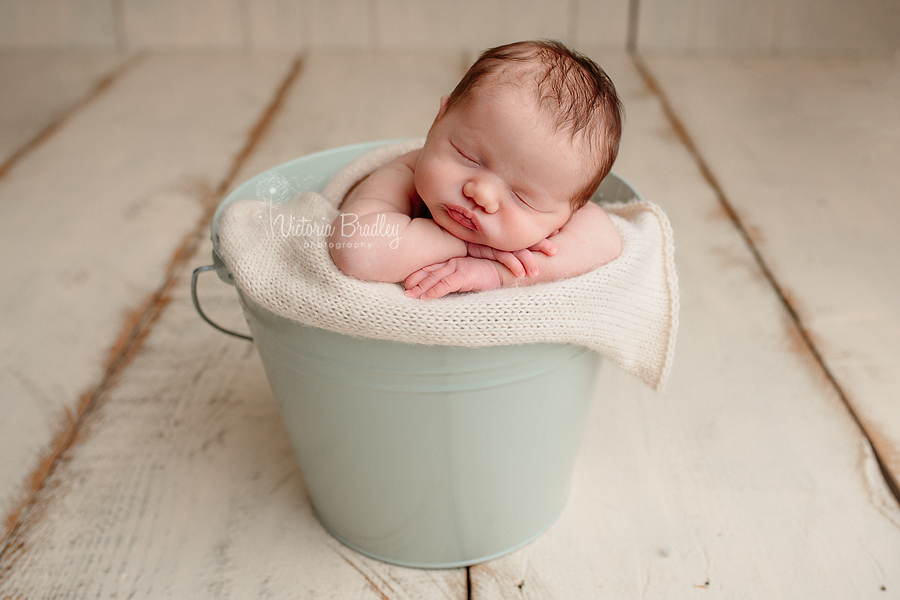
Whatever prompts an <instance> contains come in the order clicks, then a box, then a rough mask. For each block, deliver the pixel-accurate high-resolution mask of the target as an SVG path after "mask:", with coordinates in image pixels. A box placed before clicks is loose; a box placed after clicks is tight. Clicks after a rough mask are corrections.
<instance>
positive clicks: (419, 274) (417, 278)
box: [403, 262, 447, 290]
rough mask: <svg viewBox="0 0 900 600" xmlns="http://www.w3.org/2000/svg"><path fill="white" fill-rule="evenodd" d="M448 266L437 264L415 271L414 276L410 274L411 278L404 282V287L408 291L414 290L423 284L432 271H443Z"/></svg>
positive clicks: (444, 263)
mask: <svg viewBox="0 0 900 600" xmlns="http://www.w3.org/2000/svg"><path fill="white" fill-rule="evenodd" d="M446 266H447V263H446V262H442V263H437V264H434V265H428V266H427V267H422V268H421V269H419V270H418V271H415V272H413V273H412V274H410V275H409V277H407V278H406V279H405V280H404V281H403V285H404V287H405V288H406V289H407V290H411V289H412V288H414V287H416V286H417V285H418V284H419V282H421V281H422V280H423V279H425V278H426V277H428V275H429V274H430V273H431V272H432V271H436V270H438V269H441V268H443V267H446Z"/></svg>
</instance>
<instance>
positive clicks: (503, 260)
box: [493, 250, 537, 278]
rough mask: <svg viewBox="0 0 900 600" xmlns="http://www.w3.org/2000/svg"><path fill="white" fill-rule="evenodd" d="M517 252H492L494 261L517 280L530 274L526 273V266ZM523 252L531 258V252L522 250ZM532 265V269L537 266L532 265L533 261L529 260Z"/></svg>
mask: <svg viewBox="0 0 900 600" xmlns="http://www.w3.org/2000/svg"><path fill="white" fill-rule="evenodd" d="M519 252H522V250H520V251H519ZM519 252H515V253H513V252H505V251H502V250H494V253H493V254H494V257H493V258H494V260H496V261H498V262H499V263H500V264H501V265H503V266H504V267H506V268H507V269H509V270H510V271H512V274H513V275H515V276H516V277H518V278H522V277H525V275H526V274H530V272H529V271H528V265H527V264H526V263H525V261H524V260H522V258H521V257H520V256H519ZM524 252H527V253H528V256H529V257H530V256H531V252H528V250H524ZM531 262H532V265H533V266H534V268H535V269H536V268H537V265H534V264H533V263H534V259H531Z"/></svg>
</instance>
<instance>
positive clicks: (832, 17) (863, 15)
mask: <svg viewBox="0 0 900 600" xmlns="http://www.w3.org/2000/svg"><path fill="white" fill-rule="evenodd" d="M782 2H783V7H782V11H783V17H782V19H783V25H782V34H781V44H780V46H779V49H781V50H784V51H787V52H819V53H823V54H831V55H840V54H845V55H846V54H850V55H854V54H855V55H877V56H888V57H890V56H891V55H892V54H895V53H896V52H897V50H898V49H900V4H898V3H897V1H896V0H893V1H889V0H857V1H856V2H852V3H849V2H841V0H826V1H824V2H823V1H822V0H804V1H802V2H796V1H794V2H788V1H786V0H782Z"/></svg>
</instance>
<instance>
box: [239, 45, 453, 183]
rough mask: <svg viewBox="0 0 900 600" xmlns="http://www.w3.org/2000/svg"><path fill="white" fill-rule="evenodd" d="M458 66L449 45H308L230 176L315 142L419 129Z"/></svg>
mask: <svg viewBox="0 0 900 600" xmlns="http://www.w3.org/2000/svg"><path fill="white" fill-rule="evenodd" d="M465 68H468V64H465V61H464V58H463V57H462V56H461V54H459V53H455V52H415V53H412V52H385V53H371V52H355V51H347V52H313V53H311V54H310V55H309V57H308V59H307V60H306V63H305V65H304V70H303V77H302V78H301V79H300V80H299V81H298V82H297V85H296V89H295V90H294V92H293V93H292V95H291V99H290V101H288V102H286V103H285V105H284V107H283V108H282V110H281V111H280V112H279V114H278V117H277V119H276V120H275V122H274V123H273V125H272V130H271V132H270V133H269V134H268V135H267V137H266V140H265V144H263V145H262V146H261V147H260V148H259V149H258V150H257V151H256V152H255V153H254V154H253V155H252V156H251V157H250V158H249V160H248V161H247V163H246V164H245V166H244V168H243V170H242V171H241V173H240V175H239V176H238V178H237V181H242V180H244V179H247V178H249V177H251V176H252V175H254V174H255V173H259V172H260V171H263V170H265V169H268V168H269V167H272V166H274V165H277V164H279V163H282V162H285V161H288V160H291V159H293V158H297V157H298V156H302V155H304V154H309V153H311V152H318V151H319V150H325V149H328V148H334V147H337V146H344V145H347V144H356V143H360V142H370V141H373V140H381V139H393V138H403V137H419V136H424V135H425V134H426V133H427V132H428V128H429V127H430V126H431V122H432V121H433V120H434V117H435V116H437V111H438V108H439V105H440V97H441V96H442V95H443V94H449V93H450V92H451V91H453V88H454V87H455V86H456V83H457V81H458V80H459V78H460V77H462V74H463V72H464V69H465Z"/></svg>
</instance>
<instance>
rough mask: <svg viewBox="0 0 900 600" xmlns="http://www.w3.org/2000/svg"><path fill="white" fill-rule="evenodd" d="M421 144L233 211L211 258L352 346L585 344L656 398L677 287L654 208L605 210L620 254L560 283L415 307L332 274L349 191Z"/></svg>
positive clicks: (668, 232) (388, 290)
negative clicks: (284, 199)
mask: <svg viewBox="0 0 900 600" xmlns="http://www.w3.org/2000/svg"><path fill="white" fill-rule="evenodd" d="M421 144H422V141H421V140H414V141H411V142H408V143H401V144H395V145H390V146H386V147H383V148H379V149H377V150H374V151H373V152H370V153H369V154H366V155H364V156H363V157H361V158H359V159H358V160H356V161H354V162H352V163H351V164H349V165H348V166H347V167H345V168H344V169H343V170H342V171H341V172H339V173H338V174H337V175H336V176H335V177H334V178H333V179H332V180H331V182H329V184H328V185H327V186H326V188H325V190H324V191H323V192H322V194H318V193H314V192H309V193H304V194H302V195H300V196H298V197H296V198H294V199H293V200H291V201H290V202H288V203H287V204H284V205H276V204H273V203H271V202H269V201H266V200H239V201H236V202H233V203H232V204H231V205H230V206H228V207H227V209H226V210H225V212H224V213H223V215H222V219H221V221H220V223H219V227H218V251H219V254H220V255H221V257H222V259H223V260H224V262H225V264H226V266H227V267H228V269H229V270H230V271H231V273H232V275H233V276H234V280H235V283H236V284H237V286H238V287H239V288H240V289H241V290H242V292H243V293H244V294H246V295H247V296H248V297H249V298H251V299H252V300H253V301H254V302H256V303H257V304H259V305H261V306H263V307H265V308H267V309H268V310H270V311H272V312H273V313H275V314H277V315H280V316H282V317H284V318H287V319H290V320H292V321H296V322H299V323H302V324H305V325H311V326H314V327H319V328H322V329H327V330H330V331H334V332H337V333H342V334H347V335H351V336H363V337H367V338H375V339H381V340H390V341H394V342H406V343H412V344H428V345H433V344H438V345H449V346H470V347H477V346H494V345H510V344H533V343H560V344H576V345H580V346H586V347H587V348H590V349H592V350H595V351H597V352H600V353H601V354H603V355H604V356H605V357H606V358H608V359H609V360H611V361H612V362H614V363H616V364H617V365H619V366H620V367H622V368H623V369H625V370H626V371H628V372H630V373H632V374H634V375H636V376H637V377H639V378H640V379H642V380H643V381H644V382H645V383H647V384H648V385H649V386H651V387H652V388H654V389H657V390H659V389H661V388H662V387H663V385H664V383H665V381H666V378H667V377H668V375H669V371H670V369H671V366H672V359H673V355H674V351H675V337H676V331H677V329H678V282H677V276H676V272H675V262H674V256H673V255H674V250H673V242H672V228H671V226H670V224H669V221H668V219H667V218H666V216H665V214H664V213H663V211H662V209H660V208H659V207H658V206H657V205H655V204H653V203H650V202H643V201H636V202H629V203H616V204H606V205H604V206H603V208H604V210H606V211H607V213H608V214H609V215H610V218H611V219H612V221H613V223H614V224H615V226H616V229H617V230H618V231H619V234H620V235H621V237H622V253H621V255H620V256H619V257H618V258H616V259H615V260H613V261H612V262H610V263H607V264H606V265H603V266H601V267H598V268H596V269H594V270H593V271H591V272H589V273H585V274H584V275H580V276H578V277H572V278H569V279H564V280H560V281H555V282H549V283H541V284H536V285H531V286H522V287H514V288H502V289H497V290H490V291H484V292H477V293H461V294H451V295H449V296H446V297H444V298H440V299H437V300H419V299H414V298H407V297H406V296H405V295H404V294H403V287H402V284H396V283H374V282H369V281H362V280H359V279H356V278H354V277H350V276H348V275H345V274H344V273H342V272H341V271H340V270H338V269H337V267H335V265H334V263H333V262H332V260H331V257H330V256H329V251H328V240H327V230H328V226H330V224H331V223H332V221H334V219H335V218H336V217H337V216H338V214H339V211H338V208H337V207H338V205H339V204H340V202H341V201H342V199H343V198H344V196H345V195H346V193H347V191H348V190H349V189H350V188H351V187H352V186H353V185H354V184H355V183H356V182H357V181H359V180H361V179H362V178H364V177H365V176H366V175H368V174H369V173H370V172H371V171H372V170H374V169H375V168H376V167H378V166H379V165H381V164H384V163H385V162H387V161H389V160H392V159H393V158H395V157H397V156H399V155H400V154H402V153H405V152H408V151H409V150H411V149H414V148H416V147H418V146H421ZM288 224H291V225H288Z"/></svg>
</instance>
